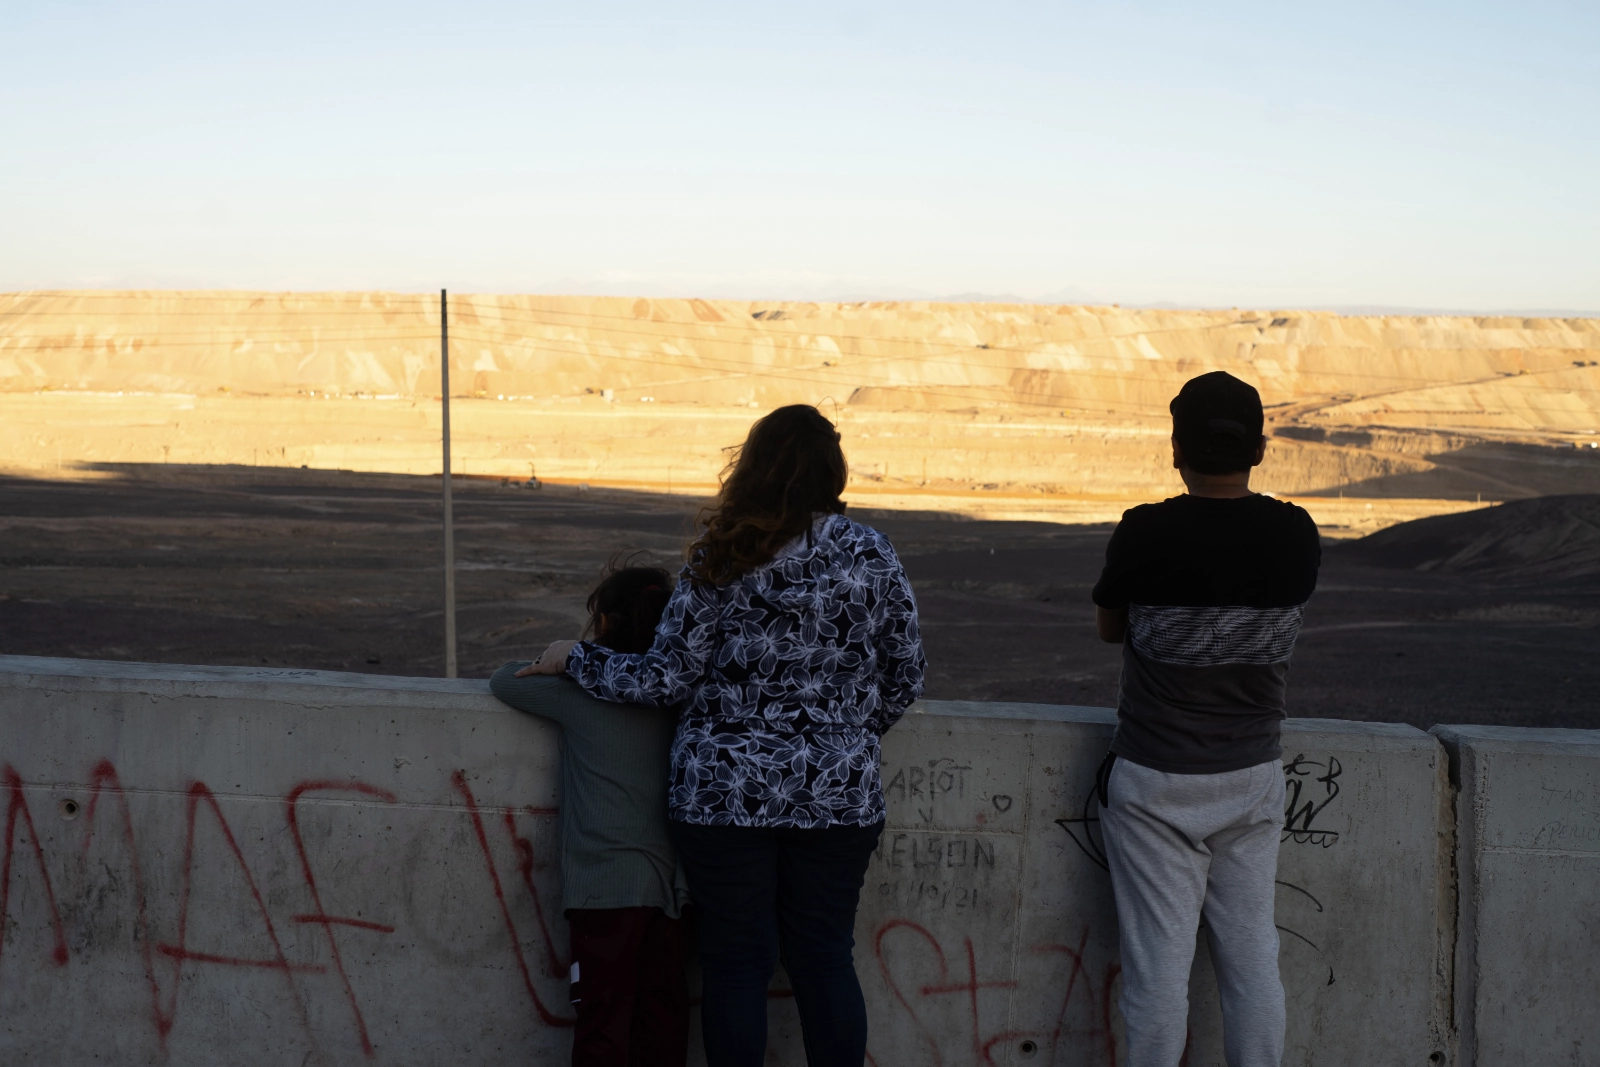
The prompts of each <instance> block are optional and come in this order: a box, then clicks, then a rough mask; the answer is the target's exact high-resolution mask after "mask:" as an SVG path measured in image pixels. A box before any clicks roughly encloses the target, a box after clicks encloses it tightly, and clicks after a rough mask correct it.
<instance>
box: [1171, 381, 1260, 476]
mask: <svg viewBox="0 0 1600 1067" xmlns="http://www.w3.org/2000/svg"><path fill="white" fill-rule="evenodd" d="M1169 410H1171V412H1172V435H1173V436H1174V437H1176V438H1177V439H1178V448H1179V449H1180V450H1181V451H1182V452H1183V465H1184V466H1186V467H1188V468H1189V469H1190V470H1193V471H1198V472H1199V473H1201V474H1233V473H1235V472H1238V471H1247V470H1249V469H1250V468H1251V467H1252V466H1254V465H1255V458H1256V449H1257V448H1259V447H1260V445H1261V428H1262V426H1263V425H1264V424H1265V422H1266V420H1265V417H1264V416H1263V414H1262V411H1261V394H1260V393H1258V392H1256V387H1255V386H1253V385H1251V384H1250V383H1249V382H1244V381H1240V380H1239V379H1238V378H1235V377H1234V376H1233V375H1231V374H1229V373H1228V372H1227V371H1221V370H1214V371H1212V372H1211V373H1210V374H1202V375H1200V376H1199V377H1198V378H1190V379H1189V380H1188V381H1187V382H1184V383H1183V388H1182V389H1180V390H1179V391H1178V395H1177V396H1175V397H1173V398H1172V404H1171V406H1170V409H1169Z"/></svg>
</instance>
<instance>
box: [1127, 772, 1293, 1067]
mask: <svg viewBox="0 0 1600 1067" xmlns="http://www.w3.org/2000/svg"><path fill="white" fill-rule="evenodd" d="M1108 800H1109V803H1108V805H1107V806H1106V807H1105V808H1104V809H1103V810H1102V811H1101V812H1100V828H1101V830H1102V832H1103V834H1104V836H1105V842H1106V857H1107V859H1108V860H1109V861H1110V867H1111V888H1112V890H1113V892H1115V894H1116V898H1117V921H1118V923H1119V925H1120V926H1121V929H1122V1001H1121V1005H1122V1018H1123V1021H1124V1022H1125V1023H1126V1025H1127V1034H1128V1063H1129V1064H1130V1067H1177V1063H1178V1061H1179V1059H1181V1058H1182V1056H1183V1048H1184V1042H1185V1039H1186V1037H1187V1033H1188V1018H1189V970H1190V967H1191V965H1192V964H1193V961H1194V946H1195V933H1196V931H1197V930H1198V928H1199V925H1200V917H1201V916H1202V915H1204V916H1205V921H1206V927H1207V929H1208V932H1209V936H1210V938H1211V959H1212V961H1213V963H1214V964H1215V965H1216V973H1217V986H1218V988H1219V990H1220V991H1221V994H1222V1032H1223V1048H1224V1052H1225V1054H1226V1056H1227V1059H1228V1065H1229V1067H1278V1065H1279V1063H1280V1062H1281V1061H1282V1059H1283V1018H1284V1016H1283V983H1282V982H1281V981H1280V980H1279V978H1278V929H1277V926H1276V925H1274V923H1273V896H1274V889H1273V882H1274V879H1275V878H1276V877H1277V870H1278V837H1279V833H1280V831H1281V829H1282V827H1283V764H1282V762H1280V761H1278V760H1274V761H1273V762H1271V763H1262V764H1258V765H1256V766H1254V767H1247V768H1245V769H1244V770H1242V771H1228V772H1226V773H1224V774H1167V773H1166V772H1164V771H1153V770H1151V769H1150V768H1148V767H1141V766H1140V765H1139V764H1137V763H1131V762H1129V761H1128V760H1125V759H1119V760H1117V762H1116V764H1115V765H1114V766H1113V768H1112V771H1111V781H1110V786H1109V790H1108Z"/></svg>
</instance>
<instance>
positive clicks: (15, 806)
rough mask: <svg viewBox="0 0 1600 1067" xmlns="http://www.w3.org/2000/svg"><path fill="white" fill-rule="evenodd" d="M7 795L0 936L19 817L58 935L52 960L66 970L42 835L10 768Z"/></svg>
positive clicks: (19, 779)
mask: <svg viewBox="0 0 1600 1067" xmlns="http://www.w3.org/2000/svg"><path fill="white" fill-rule="evenodd" d="M5 781H6V794H7V797H8V800H7V803H6V858H5V864H4V869H3V870H0V932H3V931H4V929H5V921H6V917H7V916H9V915H10V914H11V859H12V857H13V856H14V855H16V847H17V816H19V815H20V816H22V821H23V822H24V823H26V824H27V826H28V840H29V841H32V842H33V858H34V859H35V860H36V861H37V862H38V864H39V874H40V875H41V876H42V877H43V878H44V895H45V901H46V902H47V903H48V904H49V905H50V928H51V930H52V931H53V932H54V934H55V938H56V944H55V949H54V950H53V951H52V952H51V954H50V958H51V960H52V961H53V962H54V963H55V965H56V966H57V967H64V966H66V963H67V934H66V931H65V930H64V929H63V928H62V926H61V909H60V908H58V907H56V894H55V890H54V889H52V888H51V887H50V872H49V871H47V870H46V869H45V865H44V846H42V845H40V844H39V833H38V831H37V830H35V829H34V826H33V813H32V812H31V811H29V810H28V798H27V797H26V796H24V795H23V792H22V777H21V776H20V775H18V774H17V772H16V770H15V769H13V768H12V766H11V764H9V763H8V764H6V769H5ZM4 947H5V944H4V939H3V938H0V950H3V949H4Z"/></svg>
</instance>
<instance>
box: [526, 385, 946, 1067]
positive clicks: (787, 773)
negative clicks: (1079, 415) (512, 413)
mask: <svg viewBox="0 0 1600 1067" xmlns="http://www.w3.org/2000/svg"><path fill="white" fill-rule="evenodd" d="M845 476H846V466H845V459H844V453H843V452H842V451H841V449H840V447H839V434H838V432H837V431H836V430H835V429H834V426H833V424H832V423H831V422H829V421H828V420H827V419H826V418H824V417H823V416H822V414H821V413H820V412H819V411H817V409H816V408H813V407H809V406H806V405H798V404H797V405H793V406H790V407H784V408H779V409H778V410H776V411H774V412H772V413H771V414H769V415H767V416H766V417H765V418H763V419H761V420H759V421H758V422H757V423H756V424H755V425H754V426H753V427H751V429H750V435H749V437H748V438H747V439H746V441H745V443H744V445H743V446H742V447H741V448H740V449H739V452H738V454H737V455H736V457H735V458H734V461H733V462H732V463H731V464H730V465H729V469H728V470H727V471H726V472H724V479H723V485H722V492H721V494H720V495H719V497H718V498H717V501H716V502H715V504H714V505H712V506H711V507H710V508H709V509H708V510H707V512H706V513H705V514H703V515H702V517H701V528H700V532H699V535H698V536H697V537H696V539H695V541H694V543H693V544H692V545H691V546H690V551H689V563H688V565H687V566H685V567H684V570H683V574H682V576H681V578H680V580H679V584H678V587H677V589H676V591H675V592H674V593H673V595H672V598H671V600H670V601H669V602H668V604H667V608H666V612H665V614H664V615H663V617H662V620H661V625H660V627H659V628H658V629H657V630H656V638H655V643H654V644H653V645H652V646H651V648H650V650H649V651H648V652H645V653H643V654H638V655H627V654H623V653H619V652H615V651H613V650H611V649H607V648H603V647H601V646H599V645H596V644H592V643H590V642H587V641H584V642H578V643H576V644H574V643H573V642H570V641H558V642H556V643H555V644H553V645H551V646H550V648H549V649H548V650H546V652H545V654H544V655H543V656H542V657H541V659H540V662H539V663H537V664H535V665H534V666H533V667H529V668H526V670H527V671H529V672H539V673H549V674H556V673H561V672H562V671H563V670H565V672H566V673H567V674H569V675H570V676H571V677H572V678H573V679H575V680H576V681H577V683H578V684H579V685H580V686H582V687H583V688H584V689H585V690H586V691H588V692H589V693H590V694H592V695H593V696H596V697H600V698H602V699H605V700H613V701H619V702H625V703H630V704H646V705H654V706H658V707H663V708H674V709H677V711H678V713H679V722H678V729H677V735H676V738H675V739H674V741H673V746H672V776H671V787H670V788H671V792H670V795H669V797H668V804H669V812H670V815H671V818H672V824H671V828H672V835H673V841H674V844H675V845H676V846H677V849H678V854H679V856H680V857H681V859H682V861H683V864H684V869H685V872H686V873H687V875H688V879H689V891H690V895H691V897H692V898H693V901H694V904H695V906H696V910H697V915H698V924H699V939H700V946H699V947H700V959H701V964H702V967H703V968H704V973H705V992H704V1001H703V1007H702V1025H703V1029H704V1035H705V1047H706V1060H707V1063H708V1064H709V1065H710V1067H756V1065H759V1064H761V1063H762V1062H764V1059H765V1052H766V1029H767V1028H766V1017H767V1004H766V990H767V984H768V982H769V980H770V979H771V976H772V972H773V969H774V967H775V965H776V963H777V961H778V959H779V958H780V957H781V958H782V960H783V964H784V968H785V970H787V971H788V974H789V980H790V982H791V983H792V985H793V987H794V994H795V1002H796V1005H797V1006H798V1008H799V1011H800V1022H801V1027H802V1029H803V1031H804V1034H805V1046H806V1060H807V1062H808V1063H809V1064H811V1067H833V1065H840V1067H843V1065H848V1067H860V1065H861V1063H862V1061H863V1059H864V1055H865V1051H866V1037H867V1017H866V1006H865V1003H864V1001H863V1000H862V995H861V986H860V983H859V982H858V981H857V979H856V974H855V963H854V958H853V948H854V940H853V936H852V931H853V929H854V926H855V912H856V905H857V902H858V900H859V897H860V893H861V884H862V880H863V878H864V877H865V875H866V869H867V862H868V860H869V858H870V857H871V855H872V852H873V850H874V849H875V848H876V847H877V841H878V835H879V834H880V833H881V832H882V830H883V819H884V804H883V786H882V782H881V780H880V777H879V748H878V739H879V737H880V736H882V734H883V733H884V731H886V730H888V729H889V727H891V726H893V725H894V724H895V722H896V721H897V720H898V719H899V718H900V716H901V715H902V714H903V713H904V712H905V710H906V708H907V707H908V706H909V705H910V704H911V702H912V701H914V700H916V699H917V697H918V696H920V695H921V693H922V681H923V674H924V671H925V668H926V661H925V660H924V658H923V654H922V638H921V636H920V634H919V633H918V630H917V605H916V601H915V599H914V598H913V597H912V593H911V584H910V582H909V581H907V579H906V575H905V571H904V570H903V569H902V567H901V565H900V560H899V559H898V558H897V557H896V556H895V553H894V549H893V548H892V547H891V546H890V545H889V542H888V540H887V539H886V538H885V537H884V536H883V535H882V534H880V533H878V532H877V531H876V530H873V529H870V528H868V527H866V526H862V525H860V524H859V523H856V522H853V521H852V520H850V519H848V518H846V517H845V516H844V507H845V505H844V502H843V501H842V500H840V499H839V497H840V494H841V493H842V492H843V491H844V486H845Z"/></svg>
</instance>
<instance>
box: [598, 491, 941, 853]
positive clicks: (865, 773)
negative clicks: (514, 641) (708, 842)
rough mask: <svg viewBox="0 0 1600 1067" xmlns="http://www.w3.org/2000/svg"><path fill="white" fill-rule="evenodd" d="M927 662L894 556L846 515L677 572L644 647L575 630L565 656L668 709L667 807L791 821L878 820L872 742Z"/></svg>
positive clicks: (617, 696) (716, 821)
mask: <svg viewBox="0 0 1600 1067" xmlns="http://www.w3.org/2000/svg"><path fill="white" fill-rule="evenodd" d="M926 670H927V660H926V659H925V658H924V657H923V653H922V636H921V634H920V632H919V631H918V628H917V604H916V600H915V599H914V598H913V596H912V593H911V583H910V582H909V581H908V580H907V579H906V575H905V570H904V569H903V568H902V567H901V565H900V560H899V557H897V556H896V555H895V552H894V549H893V548H892V547H891V546H890V544H889V541H888V539H887V538H885V537H884V536H883V535H882V534H880V533H879V532H878V531H876V530H873V529H871V528H869V527H866V526H862V525H861V524H859V523H857V522H853V521H852V520H850V519H847V518H845V517H844V516H843V515H824V516H821V517H819V518H818V519H817V521H816V522H815V524H813V526H812V528H811V530H810V531H809V532H808V533H807V534H806V535H804V536H802V537H797V538H796V539H795V540H794V541H792V542H791V543H790V544H788V545H787V546H785V547H784V549H783V550H782V551H780V552H779V553H778V555H777V557H776V558H775V559H773V560H772V562H771V563H768V564H766V565H765V566H762V567H760V568H758V569H756V570H753V571H751V572H749V573H747V574H745V575H743V576H741V577H740V578H738V579H736V580H734V581H732V582H729V583H728V584H727V585H724V586H721V587H712V586H706V585H697V584H696V583H693V582H691V581H689V579H688V577H687V573H685V576H684V577H682V578H681V579H680V580H679V582H678V587H677V589H676V590H675V591H674V592H673V594H672V598H671V599H670V600H669V601H668V602H667V607H666V611H665V612H664V613H663V615H662V618H661V624H660V626H659V627H658V628H657V629H656V638H655V643H654V644H653V645H651V647H650V650H649V651H648V652H644V653H641V654H637V655H629V654H624V653H620V652H614V651H612V650H611V649H608V648H602V647H601V646H599V645H596V644H593V643H592V642H588V641H585V642H582V643H580V644H579V645H578V646H577V647H576V648H575V649H573V651H572V654H571V656H570V657H569V658H568V660H567V673H568V674H569V675H571V676H572V677H573V679H575V680H576V681H577V683H578V684H579V685H580V686H581V687H583V689H584V690H585V691H587V692H588V693H589V694H590V695H592V696H596V697H599V698H600V699H602V700H611V701H617V702H620V703H628V704H646V705H651V706H656V707H670V706H674V705H679V706H681V708H680V718H679V722H678V731H677V735H676V736H675V738H674V739H673V743H672V757H671V758H672V777H671V786H670V792H669V795H668V806H669V809H670V812H671V815H672V818H674V819H676V820H678V821H680V822H687V823H697V824H701V825H734V826H773V827H779V826H781V827H800V828H810V827H822V826H831V825H835V824H847V825H855V826H866V825H870V824H872V823H875V822H878V821H879V820H881V819H882V818H883V817H884V805H883V786H882V781H881V778H880V776H879V751H878V738H879V737H880V736H881V735H882V734H883V733H884V731H886V730H888V729H889V727H891V726H893V725H894V724H895V722H896V721H898V720H899V718H900V716H901V715H902V714H904V713H905V710H906V708H907V707H909V706H910V704H911V703H912V701H914V700H916V699H917V697H919V696H921V695H922V685H923V675H924V674H925V672H926Z"/></svg>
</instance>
